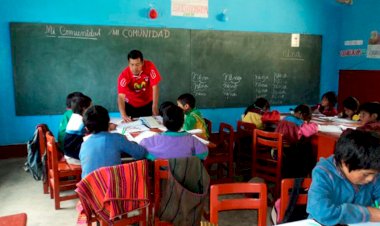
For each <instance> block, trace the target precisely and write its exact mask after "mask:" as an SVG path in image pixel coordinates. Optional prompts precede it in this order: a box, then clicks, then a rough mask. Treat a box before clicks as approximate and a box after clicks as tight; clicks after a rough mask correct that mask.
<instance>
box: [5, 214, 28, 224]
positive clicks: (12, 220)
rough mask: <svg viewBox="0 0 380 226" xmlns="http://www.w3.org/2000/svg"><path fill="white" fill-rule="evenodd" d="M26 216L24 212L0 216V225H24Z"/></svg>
mask: <svg viewBox="0 0 380 226" xmlns="http://www.w3.org/2000/svg"><path fill="white" fill-rule="evenodd" d="M27 219H28V216H27V215H26V213H18V214H12V215H8V216H1V217H0V226H6V225H12V226H26V222H27Z"/></svg>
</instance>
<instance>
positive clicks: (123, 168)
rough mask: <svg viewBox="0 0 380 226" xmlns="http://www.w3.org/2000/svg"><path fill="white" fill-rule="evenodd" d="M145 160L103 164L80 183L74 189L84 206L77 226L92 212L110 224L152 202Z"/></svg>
mask: <svg viewBox="0 0 380 226" xmlns="http://www.w3.org/2000/svg"><path fill="white" fill-rule="evenodd" d="M146 181H147V162H146V160H141V161H136V162H131V163H127V164H122V165H117V166H111V167H102V168H100V169H98V170H95V171H94V172H92V173H90V174H89V175H88V176H87V177H86V178H84V179H82V180H81V181H80V182H79V183H78V184H77V189H76V190H75V191H76V192H77V193H78V195H79V198H80V201H81V204H82V208H81V207H77V209H78V210H79V211H81V214H80V216H79V218H78V225H81V224H83V223H85V221H86V218H87V219H90V217H91V215H92V214H96V215H98V216H100V217H101V218H102V219H104V220H105V221H107V222H108V223H110V224H111V223H112V220H114V219H115V218H117V217H119V216H121V215H124V214H126V213H128V212H130V211H133V210H136V209H141V208H144V207H146V206H147V205H148V204H149V201H148V190H147V189H148V187H147V184H146Z"/></svg>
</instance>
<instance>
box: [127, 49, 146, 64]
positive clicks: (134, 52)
mask: <svg viewBox="0 0 380 226" xmlns="http://www.w3.org/2000/svg"><path fill="white" fill-rule="evenodd" d="M139 58H140V59H141V61H144V57H143V54H142V52H140V51H139V50H137V49H134V50H131V52H129V53H128V61H129V59H134V60H136V59H139Z"/></svg>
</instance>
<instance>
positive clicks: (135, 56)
mask: <svg viewBox="0 0 380 226" xmlns="http://www.w3.org/2000/svg"><path fill="white" fill-rule="evenodd" d="M160 80H161V76H160V73H159V72H158V70H157V68H156V66H154V64H153V63H152V62H151V61H148V60H144V58H143V54H142V53H141V52H140V51H139V50H132V51H131V52H129V53H128V67H127V68H125V69H124V70H123V71H122V72H121V74H120V75H119V79H118V83H117V84H118V85H117V86H118V88H117V90H118V99H117V104H118V107H119V112H120V114H121V117H122V118H123V120H124V121H126V122H129V121H131V119H132V118H135V117H140V116H150V115H158V96H159V87H158V83H159V82H160Z"/></svg>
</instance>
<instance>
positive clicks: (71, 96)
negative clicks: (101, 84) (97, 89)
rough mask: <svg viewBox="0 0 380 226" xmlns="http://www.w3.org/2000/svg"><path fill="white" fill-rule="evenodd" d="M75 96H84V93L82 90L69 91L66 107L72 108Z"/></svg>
mask: <svg viewBox="0 0 380 226" xmlns="http://www.w3.org/2000/svg"><path fill="white" fill-rule="evenodd" d="M74 97H84V94H83V93H81V92H72V93H69V95H67V97H66V107H67V108H71V100H72V99H73V98H74Z"/></svg>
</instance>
